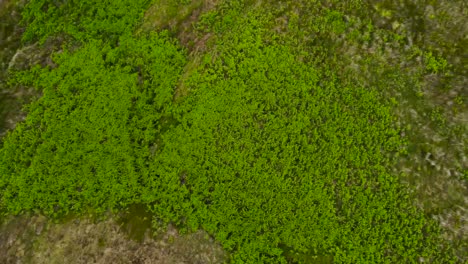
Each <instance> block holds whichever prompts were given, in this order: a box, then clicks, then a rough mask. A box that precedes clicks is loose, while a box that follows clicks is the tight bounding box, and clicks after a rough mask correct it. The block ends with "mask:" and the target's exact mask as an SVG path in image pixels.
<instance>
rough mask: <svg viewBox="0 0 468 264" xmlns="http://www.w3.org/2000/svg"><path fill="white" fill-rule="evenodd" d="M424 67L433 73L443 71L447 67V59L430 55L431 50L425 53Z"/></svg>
mask: <svg viewBox="0 0 468 264" xmlns="http://www.w3.org/2000/svg"><path fill="white" fill-rule="evenodd" d="M425 62H426V69H427V70H428V71H431V72H433V73H439V72H441V71H445V69H446V68H447V61H446V60H445V59H443V58H438V57H435V56H434V55H432V52H427V53H426V54H425Z"/></svg>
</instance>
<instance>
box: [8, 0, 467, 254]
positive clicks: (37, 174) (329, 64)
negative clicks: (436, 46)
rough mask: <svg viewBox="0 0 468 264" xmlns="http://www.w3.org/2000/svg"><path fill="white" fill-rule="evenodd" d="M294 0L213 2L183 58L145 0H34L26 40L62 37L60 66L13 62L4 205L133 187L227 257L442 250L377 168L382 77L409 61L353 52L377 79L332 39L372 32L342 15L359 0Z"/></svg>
mask: <svg viewBox="0 0 468 264" xmlns="http://www.w3.org/2000/svg"><path fill="white" fill-rule="evenodd" d="M297 3H300V4H296V2H294V3H288V2H287V1H285V2H284V5H282V4H278V3H276V2H275V1H271V2H268V1H265V3H263V4H259V2H255V1H226V2H221V3H220V4H219V5H218V6H217V8H216V9H215V10H212V11H209V12H208V13H205V14H203V15H202V16H201V18H200V20H199V22H197V23H195V24H194V30H195V31H196V32H197V33H198V34H207V33H209V34H213V35H214V36H215V37H214V39H215V40H214V41H213V43H212V44H211V46H209V47H208V48H207V49H206V51H204V52H203V53H200V54H196V56H197V60H196V62H197V63H193V61H192V64H193V65H191V67H186V65H187V64H190V63H191V62H190V60H192V59H193V56H194V55H193V54H190V56H189V54H188V52H189V51H187V50H186V49H184V48H183V47H181V46H180V45H179V44H178V43H177V41H176V40H175V39H174V38H172V37H171V32H168V31H162V32H157V33H154V32H153V33H143V31H140V30H138V26H139V25H141V24H142V23H143V22H142V20H143V14H144V11H145V10H146V9H147V8H148V7H149V4H150V1H136V2H135V1H67V2H63V3H62V2H60V1H59V2H56V1H46V0H33V1H30V2H29V4H28V5H27V6H26V8H25V9H24V11H23V19H24V20H23V21H24V23H26V25H27V29H26V32H25V34H24V41H26V42H33V41H45V40H46V39H47V38H49V37H53V36H57V35H60V36H64V38H65V39H66V41H65V42H64V43H63V46H62V51H61V52H58V53H56V54H54V55H53V60H54V63H55V64H56V65H57V67H54V68H51V67H39V66H36V67H33V68H31V69H30V70H27V71H18V72H13V73H12V74H11V75H12V77H11V79H10V85H11V86H15V85H23V86H32V87H35V88H36V89H38V90H40V91H41V92H42V94H43V95H42V97H41V98H40V99H38V100H37V101H35V102H33V103H31V104H29V105H27V106H26V109H27V112H28V116H27V118H26V120H25V121H24V122H22V123H20V124H18V126H17V127H16V129H15V130H14V131H12V132H10V133H9V134H8V135H7V136H6V137H5V138H4V139H3V140H2V142H1V145H0V146H1V148H0V198H1V204H0V205H1V209H2V210H3V212H4V213H5V214H18V213H22V212H25V211H38V212H42V213H44V214H46V215H48V216H51V217H64V216H66V215H70V214H84V213H87V212H93V213H102V212H105V211H107V210H120V209H123V208H125V207H127V206H129V205H131V204H144V205H146V206H147V207H148V208H149V210H150V211H151V212H152V213H153V214H154V221H153V224H154V226H155V227H158V226H161V225H162V226H164V225H165V224H167V223H169V222H170V223H174V224H176V225H177V226H178V228H180V229H181V230H184V231H187V232H190V231H195V230H197V229H204V230H206V231H207V232H208V233H210V234H211V235H213V236H214V237H215V238H216V239H217V240H218V241H219V242H221V243H222V245H223V246H224V247H225V249H226V250H228V251H229V252H230V253H231V262H233V263H288V262H289V263H314V262H315V263H416V262H419V261H421V260H424V261H428V262H433V263H451V262H456V261H457V260H458V259H457V257H456V256H455V253H454V251H453V250H452V248H451V246H450V244H448V243H447V242H446V241H445V240H443V239H442V238H441V236H440V229H439V227H438V225H437V223H436V222H435V221H434V220H432V219H430V218H427V217H426V216H425V215H424V213H423V212H422V211H421V210H420V209H419V208H417V207H415V206H414V205H413V203H412V200H411V197H410V195H409V194H408V190H407V189H406V187H405V186H404V185H403V184H401V183H400V181H399V175H396V173H394V172H393V171H392V170H391V168H392V166H394V165H395V164H396V162H397V158H398V157H399V156H400V155H405V153H406V148H405V146H406V145H407V142H406V141H405V139H404V138H402V137H401V135H400V132H401V128H400V127H399V126H398V124H397V123H396V122H395V121H396V117H395V116H394V115H393V109H394V108H395V107H396V105H397V104H398V103H397V102H396V101H395V98H390V97H389V96H388V95H389V94H388V93H387V91H388V90H390V89H392V88H393V87H395V85H407V83H405V82H409V81H410V79H409V77H407V76H406V75H405V74H404V73H400V72H399V71H398V67H396V66H395V65H386V64H385V63H382V62H379V61H378V57H377V56H373V55H372V54H371V55H368V56H367V55H365V54H363V55H362V60H363V61H365V63H364V64H363V65H364V66H363V67H367V68H365V69H368V70H369V73H370V74H371V75H377V76H382V75H384V74H386V75H391V76H393V77H394V79H395V80H398V83H396V84H395V83H383V82H379V80H377V79H372V78H368V77H369V76H366V75H359V74H356V72H355V71H354V70H356V69H354V68H349V67H347V66H349V65H351V64H352V62H353V60H354V59H352V58H351V57H347V56H344V55H343V56H342V57H341V56H340V54H341V53H340V50H342V49H343V48H344V47H345V46H346V45H348V44H350V43H365V42H369V41H370V40H371V38H373V37H375V36H376V35H378V34H380V33H376V32H378V31H377V30H374V29H373V25H372V23H371V22H370V21H364V22H363V21H362V20H359V19H357V18H355V17H353V18H352V19H350V18H349V17H348V15H346V14H347V13H346V12H347V11H346V10H355V9H356V8H366V7H367V6H366V4H365V3H361V2H360V1H347V2H346V4H343V3H342V1H330V2H329V4H324V3H321V2H319V1H298V2H297ZM189 4H190V1H179V2H177V3H176V4H175V5H181V6H183V5H189ZM295 5H297V6H295ZM301 5H302V6H301ZM304 10H307V12H311V14H314V16H307V17H305V18H304V15H303V14H301V12H305V11H304ZM185 15H186V14H185ZM185 15H184V16H185ZM174 16H176V15H175V14H173V15H171V19H174ZM284 19H286V20H287V22H286V23H282V21H283V20H284ZM136 31H138V32H139V33H138V34H133V33H134V32H136ZM344 33H346V34H345V36H346V39H343V38H341V39H340V36H341V35H343V34H344ZM378 36H385V37H386V38H390V39H391V40H392V41H397V42H398V41H400V39H399V36H398V35H395V34H390V33H385V32H384V33H381V35H378ZM427 58H428V62H429V63H427V65H425V69H424V70H426V71H434V72H438V71H443V70H444V69H443V68H444V67H446V65H445V64H444V63H446V62H445V61H444V60H442V59H440V58H438V57H437V56H433V55H432V54H430V55H428V57H427ZM374 66H377V67H375V68H373V67H374ZM423 68H424V67H423ZM184 69H185V70H184ZM358 70H359V71H361V70H363V68H359V69H358ZM379 74H380V75H379ZM374 78H375V77H374ZM180 87H184V89H186V90H187V92H186V93H187V95H186V96H182V97H177V98H176V99H177V100H175V97H176V96H175V94H176V93H177V91H176V90H177V89H180Z"/></svg>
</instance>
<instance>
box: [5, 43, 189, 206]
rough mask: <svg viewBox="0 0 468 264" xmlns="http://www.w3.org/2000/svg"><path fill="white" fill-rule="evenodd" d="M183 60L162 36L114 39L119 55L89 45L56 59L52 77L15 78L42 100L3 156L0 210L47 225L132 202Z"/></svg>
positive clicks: (40, 73)
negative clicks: (49, 218)
mask: <svg viewBox="0 0 468 264" xmlns="http://www.w3.org/2000/svg"><path fill="white" fill-rule="evenodd" d="M184 60H185V59H184V57H183V55H182V54H181V53H180V51H179V50H178V49H177V47H176V46H174V45H173V44H172V43H171V42H170V41H169V40H168V39H167V36H164V35H163V34H162V35H152V36H150V37H148V38H142V39H133V38H132V37H129V36H121V38H120V40H119V46H118V47H112V46H111V45H109V44H107V43H104V42H102V41H98V40H95V41H91V42H89V43H87V44H85V45H84V46H83V47H82V48H81V49H79V50H78V51H76V52H69V51H64V52H63V53H61V54H60V55H57V56H56V57H55V61H56V63H57V64H58V65H59V66H58V68H56V69H54V70H49V69H37V68H36V69H34V70H32V71H30V72H27V73H22V74H19V75H18V76H17V82H20V83H22V84H29V85H32V86H34V87H36V88H38V89H41V90H42V91H43V96H42V97H41V98H40V99H39V100H38V101H36V102H34V103H33V104H31V105H29V106H28V112H29V113H28V117H27V119H26V121H25V122H24V123H22V124H20V125H19V126H18V128H17V129H16V130H15V131H14V132H13V133H11V135H10V136H9V137H8V138H7V139H6V140H5V142H4V146H3V148H2V149H1V150H0V157H1V158H0V174H1V175H2V178H1V184H0V186H1V188H2V189H1V190H2V203H3V204H4V205H6V206H7V208H8V210H9V211H11V212H15V213H17V212H20V211H22V210H28V209H33V208H34V209H41V210H44V211H45V213H46V214H49V215H52V214H55V213H58V212H60V213H67V212H69V211H81V210H83V209H85V208H87V207H90V208H93V209H99V210H105V209H106V208H113V207H115V206H118V205H123V204H128V203H129V202H131V201H138V198H139V193H140V189H141V188H142V187H143V186H144V183H143V182H142V176H143V175H142V173H143V172H144V168H145V167H147V163H148V159H149V153H150V152H149V147H150V145H152V144H154V142H155V139H156V137H157V136H158V134H159V133H160V131H161V129H162V124H161V122H160V120H162V119H163V118H164V114H165V109H166V108H167V105H168V104H170V102H171V101H172V94H173V89H174V86H175V84H176V82H177V80H178V77H179V75H180V73H181V69H182V66H183V65H184ZM142 185H143V186H142Z"/></svg>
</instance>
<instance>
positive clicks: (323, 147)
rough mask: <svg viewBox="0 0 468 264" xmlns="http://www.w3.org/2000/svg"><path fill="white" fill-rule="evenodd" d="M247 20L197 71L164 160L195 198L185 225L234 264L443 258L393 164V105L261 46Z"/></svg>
mask: <svg viewBox="0 0 468 264" xmlns="http://www.w3.org/2000/svg"><path fill="white" fill-rule="evenodd" d="M249 19H252V20H254V21H255V22H251V20H249ZM249 19H247V20H241V21H242V22H238V23H239V24H240V26H239V27H235V28H234V29H232V31H230V32H229V33H227V34H226V35H225V37H224V38H223V39H222V40H220V41H222V43H224V45H223V46H222V48H221V47H220V48H219V50H218V51H219V54H218V57H217V59H216V60H215V61H214V62H213V63H210V64H208V65H205V66H204V68H203V71H202V72H201V73H199V74H197V75H194V77H193V78H194V79H193V83H192V85H193V88H192V90H193V94H192V96H191V97H189V98H187V100H186V101H185V102H184V103H183V104H184V105H183V106H182V108H184V109H186V108H188V109H191V111H190V112H188V113H186V114H185V115H184V116H183V117H182V119H181V120H180V124H181V125H180V126H178V127H176V128H175V129H174V131H173V132H171V133H169V134H167V135H166V136H165V137H164V141H165V142H166V146H165V148H164V150H163V151H162V152H161V154H160V156H159V158H158V160H160V162H161V164H164V165H163V167H169V168H177V174H178V175H183V177H184V189H185V188H187V189H188V191H189V192H190V198H189V199H190V203H191V209H189V212H190V213H189V214H188V215H185V216H184V217H186V218H185V219H186V220H185V223H186V225H188V227H189V228H193V229H197V228H199V227H202V228H204V229H205V230H207V231H208V232H210V233H213V234H215V237H216V238H217V239H218V240H219V241H221V242H222V243H223V244H224V245H225V247H226V248H227V249H229V250H233V249H236V254H235V255H234V256H233V260H234V261H235V263H243V262H247V263H262V262H268V263H270V262H280V261H282V262H284V261H285V259H283V255H282V251H283V250H282V248H283V249H284V248H289V249H290V251H294V252H302V254H299V255H302V256H305V255H309V256H317V257H320V256H333V259H334V261H335V262H336V263H376V262H385V261H387V262H390V263H397V262H408V261H410V260H414V259H415V257H416V256H417V255H418V256H425V257H427V258H430V259H433V260H434V261H442V259H443V258H444V254H443V252H442V249H441V248H438V246H435V245H434V246H431V247H430V248H428V247H426V245H427V243H432V242H431V241H433V240H434V239H436V237H434V236H433V235H435V234H436V233H434V234H431V235H429V236H428V237H426V236H425V235H424V234H425V233H426V232H433V228H434V227H433V226H432V224H430V223H428V222H426V221H425V220H424V217H423V215H422V214H421V213H420V212H418V211H417V210H415V209H414V208H413V207H412V206H411V205H410V202H409V200H408V197H407V196H406V194H405V192H404V191H403V190H402V189H400V188H399V184H398V181H397V179H396V178H395V176H393V175H391V174H390V173H389V172H388V171H387V170H386V169H385V168H386V165H387V164H388V160H387V159H386V158H384V155H383V152H385V153H387V152H395V151H397V149H398V147H399V144H400V141H399V137H398V136H397V133H396V131H395V130H393V129H392V128H391V127H392V124H391V121H392V118H391V115H390V111H389V108H388V107H387V106H385V105H384V104H382V103H380V102H379V101H378V96H377V95H376V94H375V93H374V92H373V91H371V90H368V89H366V88H364V87H360V86H343V85H342V84H341V83H340V79H339V78H338V77H337V76H336V75H335V74H334V73H333V72H331V71H330V69H328V67H327V66H326V65H323V66H322V67H320V68H314V67H312V66H311V65H308V64H307V63H301V62H299V61H298V60H297V57H296V56H295V55H294V54H292V53H291V51H290V49H289V48H288V47H287V46H282V45H265V44H263V42H262V39H260V38H259V37H258V36H261V35H262V32H261V29H256V27H255V26H257V25H259V21H257V20H256V19H255V17H253V16H251V17H249ZM260 25H261V24H260ZM260 28H261V27H260ZM187 105H188V106H187ZM226 106H228V107H226ZM166 174H167V173H166ZM159 210H162V209H159ZM158 212H160V211H158ZM429 230H431V231H429ZM325 259H327V258H325Z"/></svg>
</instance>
